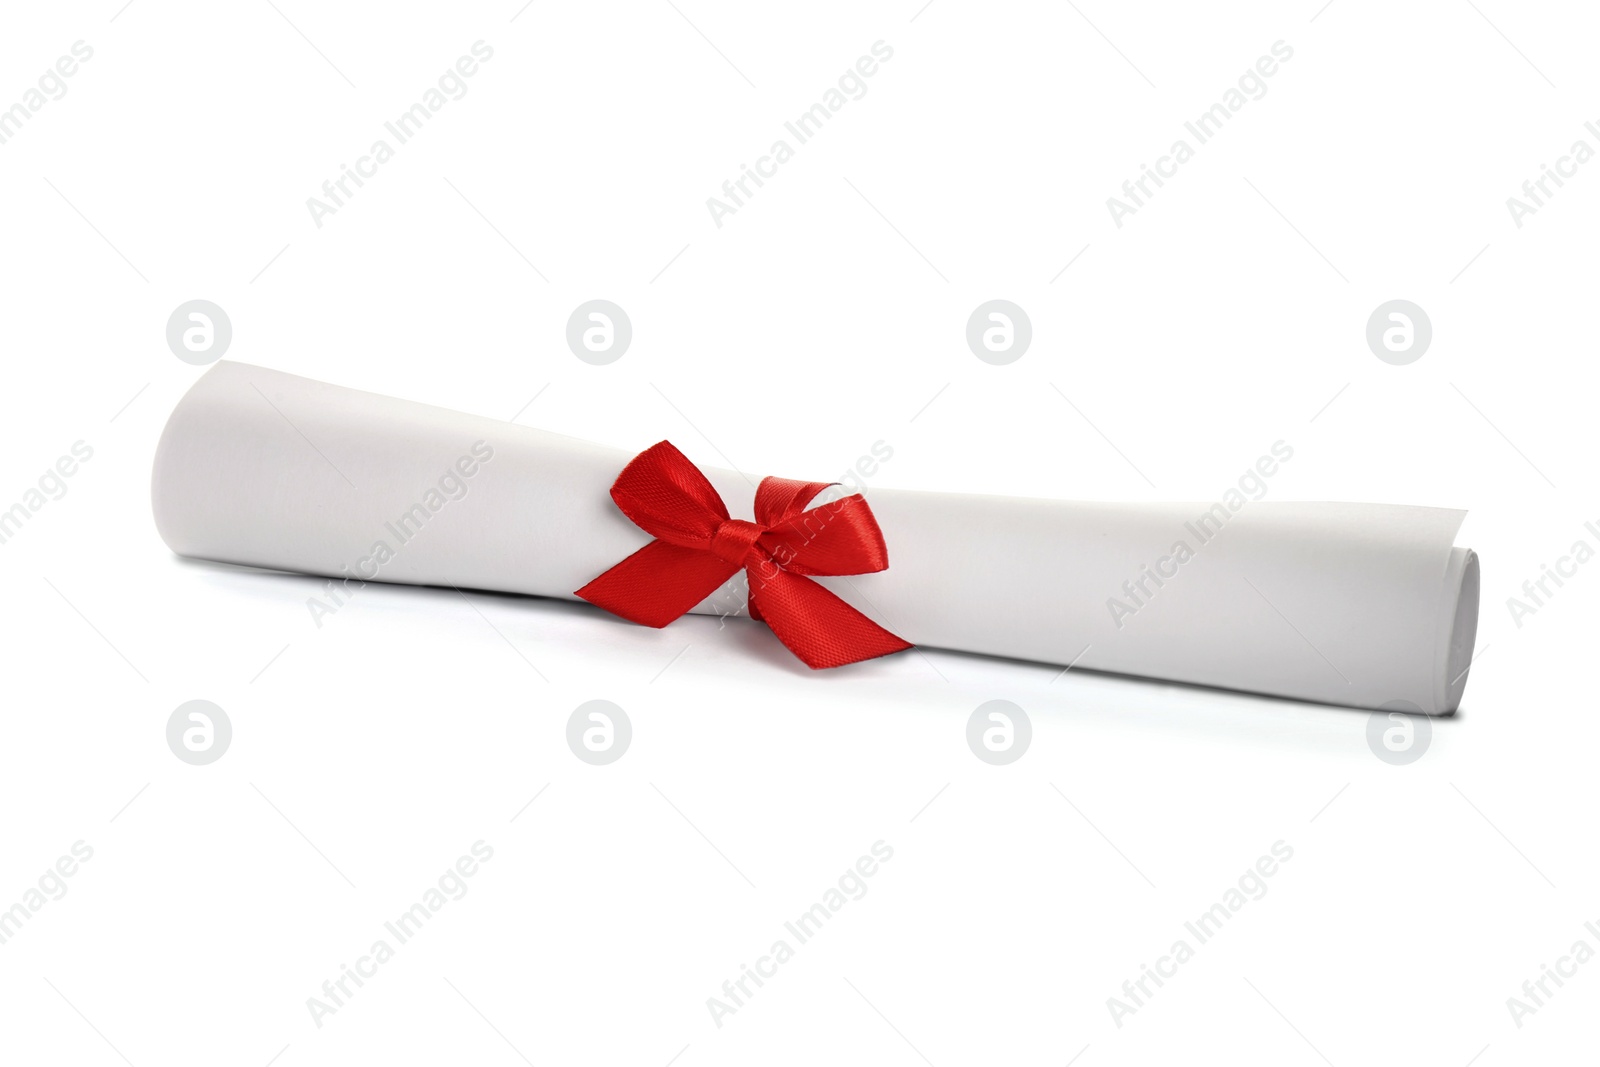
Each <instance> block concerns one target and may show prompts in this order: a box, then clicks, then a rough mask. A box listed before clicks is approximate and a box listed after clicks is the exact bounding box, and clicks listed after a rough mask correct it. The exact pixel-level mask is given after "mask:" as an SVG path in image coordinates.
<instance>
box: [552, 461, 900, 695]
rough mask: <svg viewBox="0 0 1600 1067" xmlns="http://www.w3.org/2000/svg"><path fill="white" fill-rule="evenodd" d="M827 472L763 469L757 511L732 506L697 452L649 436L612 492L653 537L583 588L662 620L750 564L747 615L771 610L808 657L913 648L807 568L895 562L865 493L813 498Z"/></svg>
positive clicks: (845, 658) (789, 641)
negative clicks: (807, 476)
mask: <svg viewBox="0 0 1600 1067" xmlns="http://www.w3.org/2000/svg"><path fill="white" fill-rule="evenodd" d="M830 484H831V483H829V482H801V481H795V480H792V479H789V478H763V479H762V480H761V484H760V486H758V487H757V489H756V500H755V521H754V522H750V521H748V520H745V519H735V518H730V517H729V515H728V508H727V505H725V504H724V503H723V502H722V497H721V496H719V495H718V494H717V491H716V489H715V488H713V487H712V485H711V483H710V482H709V481H707V480H706V476H705V475H704V474H702V473H701V471H700V469H699V468H698V467H696V466H695V465H694V464H693V463H691V462H689V459H688V457H686V456H685V455H684V454H683V453H682V452H679V451H678V450H677V449H676V448H674V447H673V446H672V444H671V443H670V442H668V441H662V442H660V443H659V444H655V445H652V446H651V447H649V448H647V449H645V450H644V451H643V452H641V453H639V454H638V455H637V456H635V457H633V459H632V460H630V461H629V462H628V465H627V466H626V467H624V468H623V469H622V473H621V474H619V475H617V480H616V482H615V483H613V484H612V486H611V499H612V500H614V501H615V502H616V504H617V507H618V508H620V509H621V510H622V513H623V514H624V515H626V516H627V517H628V518H629V519H630V520H631V521H632V522H633V524H634V525H636V526H638V527H639V528H640V529H641V530H643V531H645V532H646V533H648V534H650V535H652V536H653V537H655V540H654V541H651V542H650V543H649V544H648V545H645V546H644V547H643V548H641V549H639V551H637V552H635V553H634V554H633V555H631V556H629V557H628V558H627V559H624V560H623V561H622V562H620V563H618V564H617V565H616V566H614V567H612V568H611V569H609V570H607V571H606V572H605V573H604V574H601V575H600V576H599V577H598V578H595V579H594V580H593V581H592V582H590V583H589V584H588V585H585V586H584V587H583V588H582V589H579V590H578V591H577V593H576V595H577V596H580V597H582V598H583V599H584V600H587V601H589V602H590V603H591V604H594V605H596V606H598V607H602V608H604V609H606V610H607V611H609V612H612V613H613V614H616V615H620V616H622V617H623V618H625V619H628V620H630V621H632V622H637V623H641V624H643V625H645V626H655V627H661V626H665V625H667V623H669V622H671V621H672V620H674V619H676V618H678V617H679V616H681V615H683V614H684V613H686V612H687V611H689V610H690V609H691V608H693V607H694V606H695V605H696V604H699V603H700V602H701V601H703V600H705V599H706V598H707V597H708V596H710V595H711V594H712V593H714V592H716V591H717V589H718V587H720V586H721V585H722V584H723V583H724V582H726V581H727V580H728V579H729V578H731V577H733V576H734V575H735V574H737V573H738V572H739V570H740V569H741V568H743V569H744V572H745V574H746V576H747V578H748V579H749V586H750V588H749V593H748V597H749V606H750V617H751V618H753V619H758V620H760V621H762V622H765V623H766V624H767V625H768V626H769V627H770V628H771V629H772V632H773V633H774V634H776V635H777V637H778V640H780V641H782V642H783V643H784V645H786V646H787V647H788V648H789V650H790V651H791V652H793V653H794V654H795V655H796V656H799V657H800V659H801V660H803V661H804V662H805V663H806V665H807V666H809V667H840V666H843V665H845V664H847V663H856V662H858V661H860V660H864V659H872V658H873V657H876V656H884V655H888V654H889V653H891V652H899V651H901V650H902V649H907V648H910V647H911V645H910V644H909V643H908V642H906V641H903V640H901V639H900V638H898V637H896V636H895V635H894V634H892V633H890V632H889V631H888V630H885V629H884V628H883V627H881V626H879V625H878V624H877V623H875V622H873V621H872V620H871V619H869V618H867V617H866V616H865V615H863V614H861V612H859V611H857V610H856V609H855V608H853V607H851V606H850V605H849V604H846V603H845V602H844V601H843V600H841V599H839V598H838V597H837V596H835V595H834V594H833V593H831V592H829V591H828V590H827V589H824V588H823V587H822V586H820V585H818V584H817V583H816V582H813V581H811V580H810V577H809V576H813V575H843V574H871V573H874V572H876V571H881V570H884V569H886V568H887V567H888V566H889V553H888V549H887V547H886V546H885V545H884V541H883V532H882V531H881V530H879V529H878V522H877V520H876V519H875V518H873V515H872V509H871V508H869V507H868V506H867V502H866V500H865V499H864V498H863V497H862V496H861V495H860V494H859V493H856V494H852V495H850V496H847V497H844V498H842V499H840V500H834V501H830V502H828V503H825V504H820V505H818V506H816V507H813V508H810V509H807V508H806V505H807V504H809V503H810V502H811V501H812V500H813V499H814V498H815V497H816V496H817V494H819V493H821V492H822V491H823V490H824V489H826V488H828V486H829V485H830Z"/></svg>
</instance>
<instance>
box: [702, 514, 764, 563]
mask: <svg viewBox="0 0 1600 1067" xmlns="http://www.w3.org/2000/svg"><path fill="white" fill-rule="evenodd" d="M766 532H767V529H766V527H764V526H758V525H756V524H755V523H753V522H746V521H745V520H743V519H723V520H722V521H721V522H720V523H718V524H717V530H716V532H715V533H713V534H712V535H711V551H712V553H713V554H714V555H715V556H716V557H717V558H718V559H722V560H726V561H727V562H729V563H733V564H739V565H743V563H744V560H745V557H746V556H748V555H749V554H750V550H751V549H752V548H754V547H755V544H756V541H757V540H758V539H759V538H760V537H761V535H762V534H764V533H766Z"/></svg>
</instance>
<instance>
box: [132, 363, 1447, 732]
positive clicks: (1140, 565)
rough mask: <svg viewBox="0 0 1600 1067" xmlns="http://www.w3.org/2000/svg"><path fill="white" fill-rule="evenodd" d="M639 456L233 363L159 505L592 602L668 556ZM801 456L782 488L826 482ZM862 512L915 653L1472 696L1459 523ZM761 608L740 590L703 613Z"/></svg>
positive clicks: (727, 479) (1292, 506)
mask: <svg viewBox="0 0 1600 1067" xmlns="http://www.w3.org/2000/svg"><path fill="white" fill-rule="evenodd" d="M480 442H481V443H482V444H479V443H480ZM646 443H648V442H646ZM475 445H478V448H477V452H478V453H480V454H481V453H482V452H483V451H485V450H486V449H487V450H492V456H491V458H489V459H487V460H479V459H477V458H476V457H475V454H474V446H475ZM689 451H690V452H691V453H692V452H693V451H694V450H693V449H692V448H691V449H690V450H689ZM633 455H634V452H633V451H629V450H627V449H620V448H611V447H607V446H604V445H599V444H593V443H591V442H588V441H582V440H578V439H575V438H571V437H566V436H562V435H558V434H553V433H548V432H545V431H542V430H538V429H533V428H531V427H527V426H521V425H517V424H515V423H507V422H501V421H499V420H497V419H490V418H485V417H482V416H477V415H468V414H463V413H461V412H456V411H449V410H446V409H444V408H439V407H434V406H431V405H427V404H419V403H414V402H412V401H407V400H399V399H395V398H392V397H385V396H378V395H376V394H373V393H366V392H361V391H358V390H354V389H346V388H343V387H340V386H336V385H329V384H326V383H323V382H318V381H313V380H311V379H308V378H301V377H297V376H295V375H291V374H284V373H282V372H279V371H274V370H268V369H265V368H261V367H254V366H250V365H248V364H243V363H232V362H219V363H217V364H215V365H214V366H213V367H212V368H211V369H210V370H209V371H208V372H207V373H206V374H205V375H204V376H203V377H202V378H201V379H200V380H199V381H198V382H197V383H196V384H195V385H194V387H193V388H192V389H190V391H189V392H188V393H187V394H186V395H185V396H184V398H183V399H182V400H181V401H180V402H179V404H178V406H177V408H176V409H175V410H174V412H173V414H172V416H171V418H170V420H169V421H168V423H167V426H166V429H165V431H164V432H163V434H162V437H161V441H160V444H159V445H158V447H157V450H156V458H155V469H154V473H153V478H152V500H153V505H154V511H155V521H156V526H157V529H158V530H159V531H160V534H161V537H162V539H163V540H164V541H166V543H167V545H168V546H169V547H171V548H172V550H173V551H174V552H176V553H178V554H179V555H182V556H192V557H198V558H202V559H209V560H217V561H221V562H225V563H235V564H244V565H249V566H254V567H265V568H273V569H279V570H285V571H298V572H302V573H306V574H314V575H323V576H327V577H332V578H350V577H355V578H357V579H358V580H360V579H371V580H377V581H383V582H398V583H405V584H413V585H434V586H457V587H461V588H466V589H485V590H495V591H501V592H509V593H522V594H528V595H532V596H547V597H562V598H566V599H576V598H575V597H573V591H574V590H575V589H578V588H579V587H581V586H582V585H583V584H584V583H586V582H588V581H589V580H590V579H592V578H594V577H595V576H596V575H598V574H600V573H601V572H602V571H605V570H606V569H607V568H609V567H611V566H612V565H613V564H615V563H617V562H618V561H620V560H622V559H623V558H624V557H626V556H628V555H629V554H630V553H632V552H634V551H635V550H637V549H638V548H640V547H641V546H643V545H644V544H646V543H647V542H648V541H649V539H650V538H649V535H647V534H645V533H644V532H643V531H642V530H640V529H639V528H638V527H636V526H634V525H633V523H632V522H630V521H629V520H628V519H627V518H625V517H624V516H623V515H622V513H621V512H620V511H619V510H618V509H617V507H616V506H615V504H613V503H612V501H611V498H610V495H609V490H610V487H611V483H612V481H613V480H614V479H615V478H616V476H617V474H618V472H619V471H621V469H622V467H623V465H624V464H626V463H627V462H628V460H629V459H631V458H632V456H633ZM804 462H805V457H799V458H798V460H797V464H796V466H795V468H794V469H785V470H782V471H772V472H764V473H772V474H778V475H781V476H784V477H793V478H810V477H815V476H816V475H817V474H818V473H819V472H818V471H816V470H814V469H807V468H806V467H805V466H804V465H803V464H804ZM469 468H470V469H471V471H472V473H471V474H470V476H465V475H463V474H461V473H460V472H461V471H462V470H463V469H469ZM702 469H703V470H704V471H705V474H706V476H707V477H708V478H709V479H710V480H711V483H712V484H713V485H714V486H715V487H716V489H717V491H718V492H719V493H720V494H721V495H722V498H723V500H724V501H725V502H726V503H727V505H728V508H729V512H730V514H731V515H732V516H733V517H735V518H748V517H750V516H751V514H752V502H753V500H754V493H755V486H754V484H753V483H754V482H755V481H758V480H759V477H758V476H755V475H752V476H751V478H750V479H749V480H746V478H745V476H744V475H742V474H740V473H738V472H735V471H729V470H723V469H719V468H714V467H704V468H702ZM452 473H454V477H453V478H452V477H450V475H452ZM867 498H868V500H869V502H870V503H871V506H872V510H873V513H874V515H876V516H877V519H878V523H879V525H880V526H881V527H882V530H883V534H884V539H885V541H886V543H887V545H888V552H889V568H888V569H887V570H886V571H883V572H880V573H877V574H866V575H856V576H851V577H847V578H823V579H820V581H822V583H823V584H824V585H826V586H827V587H828V588H829V589H831V590H832V591H833V592H834V593H836V594H838V595H839V596H840V597H841V598H843V599H844V600H845V601H847V602H848V603H850V604H851V605H852V606H854V607H855V608H857V609H858V610H860V611H862V612H864V613H865V614H867V615H868V616H869V617H871V618H873V619H874V620H876V621H878V622H879V623H881V624H883V625H885V626H887V627H888V628H889V629H890V630H892V631H894V632H895V633H897V634H899V635H900V636H901V637H903V638H905V639H906V640H907V641H911V642H913V643H915V644H918V645H925V646H929V647H933V648H945V649H954V650H959V651H963V652H974V653H983V654H988V655H994V656H1006V657H1013V658H1017V659H1023V660H1035V661H1041V662H1044V663H1051V664H1057V665H1061V666H1067V665H1072V666H1074V667H1076V668H1078V669H1086V670H1095V671H1110V672H1116V673H1119V674H1127V675H1136V676H1141V677H1146V678H1154V679H1164V680H1169V681H1174V682H1184V683H1192V684H1197V685H1203V686H1213V687H1220V688H1224V689H1234V690H1242V691H1246V692H1252V693H1263V694H1270V695H1276V696H1283V697H1291V698H1295V699H1299V700H1307V701H1316V702H1321V703H1329V704H1343V705H1349V706H1353V707H1363V708H1381V707H1385V706H1394V702H1397V701H1403V702H1406V703H1408V704H1411V705H1415V706H1416V708H1418V709H1420V710H1422V711H1423V712H1425V713H1428V714H1448V713H1450V712H1452V711H1454V710H1455V708H1456V706H1457V704H1458V703H1459V701H1460V699H1461V693H1462V690H1463V689H1464V687H1465V685H1466V675H1467V668H1468V666H1469V664H1470V662H1471V655H1472V643H1473V638H1474V635H1475V632H1476V629H1477V608H1478V566H1477V559H1476V557H1475V556H1474V554H1473V553H1472V552H1471V551H1470V550H1468V549H1465V548H1456V547H1454V539H1455V535H1456V532H1457V529H1458V528H1459V526H1460V524H1461V521H1462V519H1463V517H1464V514H1465V513H1464V512H1460V511H1452V510H1446V509H1440V508H1424V507H1406V506H1398V505H1383V504H1342V503H1279V502H1272V501H1264V500H1263V501H1249V502H1247V503H1245V504H1244V505H1243V506H1242V507H1240V508H1238V510H1236V511H1233V512H1230V511H1229V509H1228V508H1227V507H1225V506H1221V505H1217V504H1214V503H1203V504H1199V503H1189V504H1167V503H1161V504H1137V503H1133V504H1130V503H1084V502H1078V501H1064V500H1038V499H1022V498H1013V497H999V496H978V495H969V494H963V493H929V492H913V491H905V490H895V489H886V488H876V487H874V488H872V489H871V490H870V491H869V492H868V493H867ZM1205 516H1210V518H1208V519H1207V520H1206V521H1205V522H1201V519H1202V518H1203V517H1205ZM1179 544H1183V545H1185V546H1186V547H1187V549H1188V555H1187V557H1185V558H1183V559H1182V561H1181V562H1180V561H1179V557H1180V556H1183V553H1182V552H1180V551H1179V550H1178V545H1179ZM380 545H382V546H384V547H385V548H386V549H387V553H384V552H380V551H377V550H378V548H379V546H380ZM385 554H386V555H387V557H388V558H387V559H386V560H385V561H383V562H382V563H381V564H379V563H377V562H376V560H377V557H378V556H381V555H385ZM744 603H745V592H744V586H743V579H742V575H741V576H736V577H735V578H734V579H732V580H730V582H729V583H728V585H726V586H724V587H723V588H722V589H720V590H718V592H717V593H716V594H714V595H712V596H711V597H708V598H707V599H706V600H705V601H704V602H703V603H702V604H700V605H699V606H698V607H696V608H695V609H694V610H695V611H697V612H701V613H707V614H722V615H728V614H733V613H736V612H737V613H739V614H743V611H742V609H743V605H744ZM1118 605H1120V607H1119V606H1118ZM598 610H599V609H596V611H598ZM618 625H632V624H631V623H624V622H622V621H621V620H618Z"/></svg>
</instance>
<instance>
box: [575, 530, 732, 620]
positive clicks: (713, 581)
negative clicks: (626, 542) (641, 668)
mask: <svg viewBox="0 0 1600 1067" xmlns="http://www.w3.org/2000/svg"><path fill="white" fill-rule="evenodd" d="M738 572H739V565H738V564H737V563H728V562H727V561H725V560H722V559H718V558H717V557H716V556H714V555H712V554H711V553H709V552H705V551H703V550H701V549H698V548H685V547H683V546H681V545H674V544H671V543H669V542H667V541H660V540H657V541H651V542H650V543H649V544H648V545H645V546H644V547H643V548H641V549H639V551H637V552H635V553H634V554H633V555H631V556H629V557H628V558H627V559H625V560H623V561H622V562H621V563H618V564H617V565H616V566H615V567H612V568H611V569H610V570H608V571H606V572H605V573H604V574H602V575H600V576H599V577H598V578H596V579H594V581H592V582H590V583H589V584H588V585H586V586H584V587H583V588H582V589H579V590H578V591H577V592H576V593H575V594H574V595H575V596H579V597H582V598H583V599H584V600H587V601H588V602H589V603H591V604H594V605H595V606H596V607H601V608H605V609H606V610H607V611H609V612H611V613H612V614H613V615H620V616H622V617H623V618H624V619H627V620H628V621H630V622H637V623H640V624H642V625H644V626H654V627H656V628H658V629H659V628H660V627H662V626H665V625H667V623H669V622H671V621H672V620H673V619H676V618H678V617H679V616H680V615H682V614H684V613H685V612H686V611H688V610H689V609H690V608H692V607H694V606H695V605H696V604H698V603H700V601H702V600H704V599H705V598H706V597H708V596H710V595H711V594H712V593H714V592H716V591H717V587H718V586H720V585H721V584H722V583H723V582H725V581H727V580H728V579H729V578H731V577H733V576H734V575H735V574H737V573H738Z"/></svg>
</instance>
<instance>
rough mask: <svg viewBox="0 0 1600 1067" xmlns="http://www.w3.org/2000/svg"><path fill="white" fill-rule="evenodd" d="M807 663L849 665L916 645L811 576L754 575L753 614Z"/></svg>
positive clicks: (751, 591) (781, 572)
mask: <svg viewBox="0 0 1600 1067" xmlns="http://www.w3.org/2000/svg"><path fill="white" fill-rule="evenodd" d="M758 604H759V605H760V618H761V619H762V620H763V621H765V622H766V624H767V625H768V626H770V627H771V628H772V632H773V633H774V634H776V635H777V636H778V640H779V641H782V642H783V643H784V645H785V646H786V647H787V648H788V649H789V651H790V652H793V653H794V654H795V655H796V656H799V657H800V659H801V660H802V661H804V663H805V665H806V666H807V667H811V668H813V669H821V668H825V667H843V666H844V665H846V664H848V663H858V662H860V661H861V660H864V659H875V658H877V657H878V656H887V655H888V654H889V653H891V652H901V651H903V650H905V649H908V648H911V647H912V645H911V643H910V642H909V641H905V640H902V639H901V638H899V637H896V636H895V635H894V634H892V633H890V632H889V631H888V630H885V629H884V628H883V627H881V626H879V625H878V624H877V623H875V622H873V621H872V620H871V619H869V618H867V617H866V616H865V615H863V614H861V612H859V611H857V610H856V609H855V608H853V607H851V606H850V605H849V604H846V603H845V602H844V601H843V600H841V599H839V598H838V597H837V596H835V595H834V594H833V593H831V592H829V591H828V590H826V589H824V588H823V587H822V586H820V585H818V584H817V583H816V582H813V581H811V580H810V579H809V578H802V577H800V576H799V575H797V574H790V573H788V572H787V571H781V570H780V571H778V572H777V573H775V574H773V575H771V576H769V577H765V578H762V577H759V576H758V575H755V574H751V575H750V606H751V608H752V611H751V614H752V615H754V614H755V613H756V612H755V610H754V609H755V608H756V606H757V605H758Z"/></svg>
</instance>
